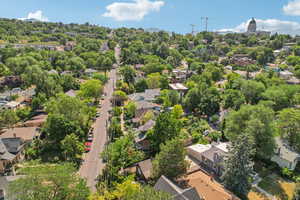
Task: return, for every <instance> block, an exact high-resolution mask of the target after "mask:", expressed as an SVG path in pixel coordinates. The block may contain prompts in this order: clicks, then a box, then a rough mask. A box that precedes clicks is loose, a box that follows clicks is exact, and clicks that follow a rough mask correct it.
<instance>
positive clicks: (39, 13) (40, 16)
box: [20, 10, 49, 22]
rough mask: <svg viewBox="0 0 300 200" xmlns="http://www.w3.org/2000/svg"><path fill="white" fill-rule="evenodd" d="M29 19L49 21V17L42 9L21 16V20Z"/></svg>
mask: <svg viewBox="0 0 300 200" xmlns="http://www.w3.org/2000/svg"><path fill="white" fill-rule="evenodd" d="M27 19H35V20H38V21H42V22H47V21H49V20H48V18H47V17H45V16H44V15H43V12H42V11H41V10H37V11H35V12H30V13H28V15H27V17H25V18H20V20H27Z"/></svg>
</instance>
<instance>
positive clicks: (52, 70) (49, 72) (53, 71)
mask: <svg viewBox="0 0 300 200" xmlns="http://www.w3.org/2000/svg"><path fill="white" fill-rule="evenodd" d="M48 74H54V75H56V74H58V72H57V71H56V70H55V69H51V70H50V71H48Z"/></svg>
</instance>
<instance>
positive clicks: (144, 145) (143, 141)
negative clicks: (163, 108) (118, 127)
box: [134, 120, 155, 151]
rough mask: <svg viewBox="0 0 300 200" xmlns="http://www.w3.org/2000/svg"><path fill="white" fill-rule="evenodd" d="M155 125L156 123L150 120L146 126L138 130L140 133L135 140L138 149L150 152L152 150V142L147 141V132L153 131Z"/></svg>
mask: <svg viewBox="0 0 300 200" xmlns="http://www.w3.org/2000/svg"><path fill="white" fill-rule="evenodd" d="M154 125H155V121H153V120H149V121H148V122H146V123H145V124H144V125H142V126H140V127H139V128H137V131H138V132H139V133H138V134H137V135H136V137H135V138H134V141H135V146H136V147H137V149H140V150H143V151H148V150H149V149H150V142H149V140H148V139H147V134H146V133H147V131H148V130H150V129H152V128H153V127H154Z"/></svg>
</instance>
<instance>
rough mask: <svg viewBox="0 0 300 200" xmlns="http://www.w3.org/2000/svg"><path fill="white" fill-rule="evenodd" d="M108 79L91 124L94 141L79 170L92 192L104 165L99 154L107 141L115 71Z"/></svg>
mask: <svg viewBox="0 0 300 200" xmlns="http://www.w3.org/2000/svg"><path fill="white" fill-rule="evenodd" d="M109 76H110V79H109V81H108V83H107V84H106V85H105V88H104V92H105V93H106V94H107V96H106V97H105V99H104V100H103V101H102V107H101V108H100V109H99V111H100V117H98V118H97V119H96V121H95V123H94V124H93V127H94V139H93V142H92V146H91V151H90V152H88V153H87V154H85V156H84V161H83V163H82V165H81V167H80V169H79V174H80V176H81V177H83V178H85V179H86V181H87V185H88V186H89V188H90V189H91V190H92V192H95V191H96V187H95V186H96V184H97V177H98V175H99V174H100V173H101V171H102V169H103V168H104V163H103V161H102V159H101V158H100V153H101V152H102V151H103V150H104V148H105V143H106V141H107V132H106V122H107V120H108V116H109V114H108V111H109V110H110V109H111V108H112V105H111V103H110V99H111V97H112V93H113V91H114V84H115V81H116V69H113V70H111V72H110V74H109Z"/></svg>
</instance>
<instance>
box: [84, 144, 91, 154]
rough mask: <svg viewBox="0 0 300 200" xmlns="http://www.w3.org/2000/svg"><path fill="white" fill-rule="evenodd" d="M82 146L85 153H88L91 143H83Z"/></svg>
mask: <svg viewBox="0 0 300 200" xmlns="http://www.w3.org/2000/svg"><path fill="white" fill-rule="evenodd" d="M84 146H85V151H86V152H89V151H90V150H91V147H92V142H85V143H84Z"/></svg>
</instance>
